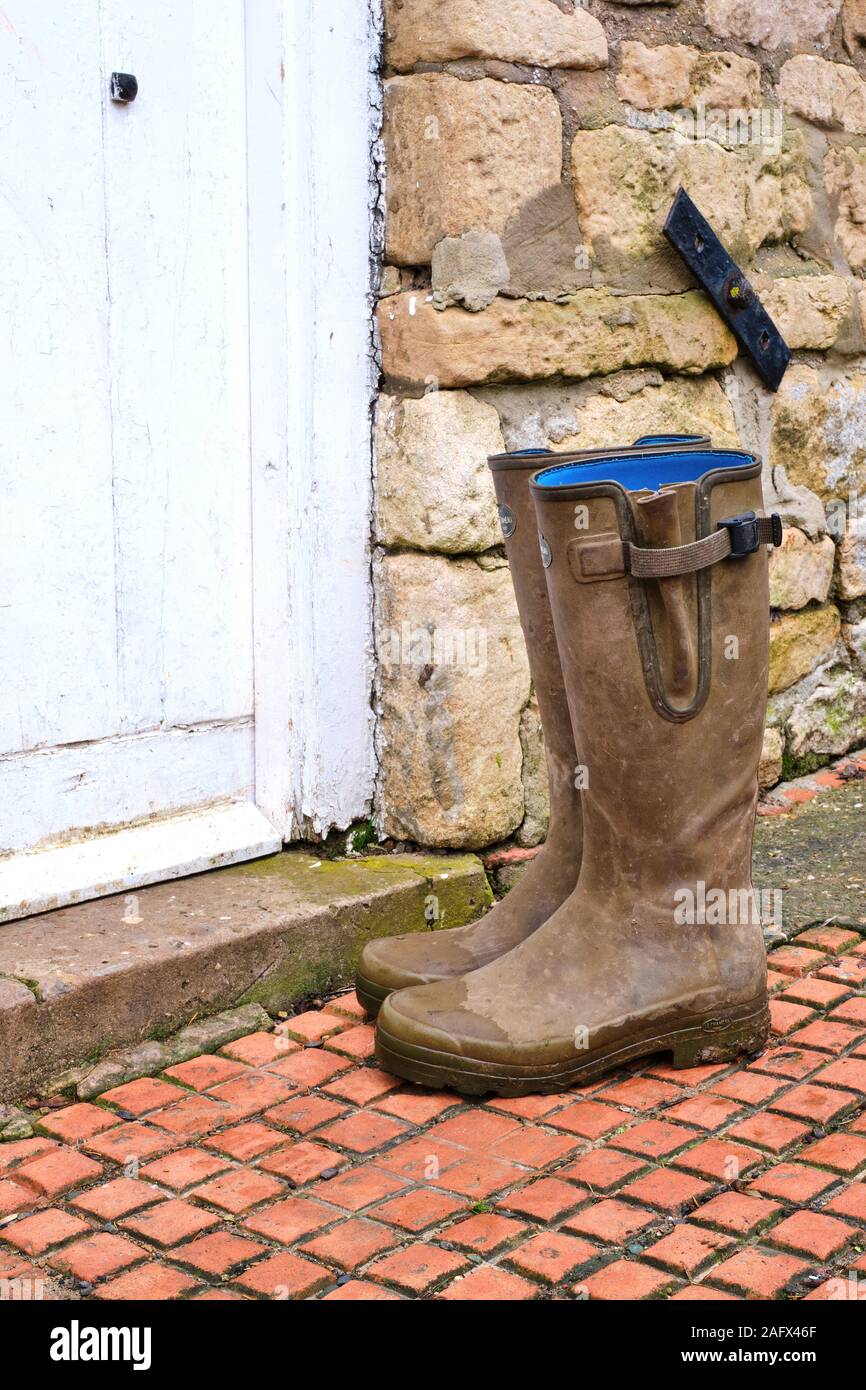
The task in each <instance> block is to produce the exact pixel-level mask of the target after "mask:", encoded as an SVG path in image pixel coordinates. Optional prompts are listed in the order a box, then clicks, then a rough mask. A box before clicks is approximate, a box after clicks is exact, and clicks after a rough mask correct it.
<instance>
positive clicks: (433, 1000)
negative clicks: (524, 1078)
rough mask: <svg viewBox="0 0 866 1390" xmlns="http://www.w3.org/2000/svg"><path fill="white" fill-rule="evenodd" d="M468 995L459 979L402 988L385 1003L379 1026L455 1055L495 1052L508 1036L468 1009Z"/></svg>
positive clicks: (414, 1043)
mask: <svg viewBox="0 0 866 1390" xmlns="http://www.w3.org/2000/svg"><path fill="white" fill-rule="evenodd" d="M466 997H467V991H466V986H465V984H464V983H463V980H462V979H459V978H458V979H448V980H438V981H436V982H435V983H433V984H428V985H415V986H414V987H413V988H411V989H401V990H398V991H396V992H395V993H393V994H391V995H389V997H388V999H387V1000H386V1001H385V1004H383V1006H382V1011H381V1013H380V1014H379V1028H380V1030H381V1032H382V1033H383V1034H386V1035H388V1036H389V1037H390V1038H391V1039H394V1040H397V1041H399V1042H401V1043H403V1044H408V1045H409V1046H411V1047H420V1048H426V1049H429V1050H430V1051H433V1052H441V1053H446V1054H449V1055H451V1056H454V1055H457V1056H474V1055H478V1056H479V1057H483V1056H484V1055H485V1053H486V1054H487V1055H490V1052H491V1050H492V1051H493V1053H494V1055H495V1053H496V1051H497V1049H498V1047H500V1046H501V1045H502V1044H503V1043H507V1041H508V1039H507V1036H506V1035H505V1034H504V1033H503V1031H502V1029H501V1028H499V1027H498V1025H497V1024H495V1023H494V1022H493V1021H492V1020H491V1019H489V1018H484V1017H483V1016H482V1015H481V1014H478V1013H475V1012H474V1011H472V1010H471V1009H467V1008H465V1007H464V1005H465V1002H466Z"/></svg>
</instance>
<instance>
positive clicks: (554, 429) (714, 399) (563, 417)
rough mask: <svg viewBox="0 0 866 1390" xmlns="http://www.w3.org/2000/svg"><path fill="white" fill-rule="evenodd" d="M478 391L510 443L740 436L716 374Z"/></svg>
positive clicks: (647, 375) (563, 444)
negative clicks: (495, 412)
mask: <svg viewBox="0 0 866 1390" xmlns="http://www.w3.org/2000/svg"><path fill="white" fill-rule="evenodd" d="M480 394H482V395H483V398H484V399H485V400H487V401H490V403H491V404H492V405H494V406H495V407H496V409H497V410H498V411H499V415H500V419H501V421H502V428H503V433H504V435H505V441H506V447H507V448H509V449H538V448H547V449H580V448H596V447H603V448H604V447H608V446H614V447H615V446H617V445H620V444H631V443H632V442H633V441H634V440H635V439H639V438H640V437H641V435H645V434H692V433H699V434H708V435H710V436H711V437H712V439H713V440H714V441H715V442H716V443H717V444H720V445H722V446H735V445H737V444H738V442H739V441H738V439H737V431H736V425H735V423H734V412H733V409H732V407H731V403H730V401H729V400H728V398H727V396H726V395H725V393H724V391H723V390H722V387H721V386H720V384H719V382H718V381H717V380H716V378H715V377H714V376H696V377H681V376H679V377H667V378H664V377H662V375H661V373H660V372H656V371H653V370H636V371H634V372H619V373H615V374H614V375H613V376H611V377H606V378H605V379H604V380H603V381H602V382H601V383H600V384H599V383H596V382H594V381H587V382H584V383H581V384H580V385H558V384H556V385H554V384H550V385H543V386H510V387H509V386H501V387H497V386H494V387H485V388H483V391H482V392H481V393H480ZM819 505H820V504H819ZM821 515H822V518H823V512H822V514H821Z"/></svg>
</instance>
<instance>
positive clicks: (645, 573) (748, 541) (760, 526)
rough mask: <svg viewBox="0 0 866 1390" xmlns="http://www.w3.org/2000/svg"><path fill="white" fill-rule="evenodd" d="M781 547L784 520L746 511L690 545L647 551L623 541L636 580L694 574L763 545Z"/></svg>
mask: <svg viewBox="0 0 866 1390" xmlns="http://www.w3.org/2000/svg"><path fill="white" fill-rule="evenodd" d="M781 544H782V520H781V517H779V516H778V514H777V513H776V512H773V513H772V515H771V516H756V515H755V513H754V512H743V513H741V514H740V515H739V516H731V517H726V518H725V519H724V520H723V521H720V522H719V524H718V528H717V529H716V530H715V531H713V532H712V534H711V535H709V536H703V537H701V539H700V540H699V541H690V542H689V544H688V545H672V546H667V547H660V548H659V549H657V550H646V549H642V548H641V547H640V546H637V545H632V544H631V543H630V542H629V541H623V558H624V561H625V567H626V569H627V570H629V571H630V572H631V573H632V574H633V575H634V577H635V578H636V579H670V578H672V577H673V576H674V575H678V574H694V572H695V571H696V570H702V569H706V568H707V566H708V565H715V564H716V563H717V562H718V561H719V560H725V559H727V558H728V556H734V557H735V558H739V557H741V556H743V555H752V554H753V553H754V552H755V551H756V550H757V549H758V548H759V546H761V545H781Z"/></svg>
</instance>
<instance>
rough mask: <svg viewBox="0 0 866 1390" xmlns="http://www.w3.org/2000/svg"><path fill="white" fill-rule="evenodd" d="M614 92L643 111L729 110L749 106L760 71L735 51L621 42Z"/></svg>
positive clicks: (758, 93)
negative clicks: (698, 106) (699, 105)
mask: <svg viewBox="0 0 866 1390" xmlns="http://www.w3.org/2000/svg"><path fill="white" fill-rule="evenodd" d="M620 61H621V68H620V72H619V75H618V77H617V79H616V90H617V93H618V94H619V96H620V98H621V100H622V101H627V102H628V103H629V105H630V106H636V107H638V108H639V109H640V110H643V111H652V110H655V109H656V108H658V107H674V106H694V105H695V104H696V103H697V102H703V104H704V105H705V106H708V107H718V108H721V109H723V110H729V109H730V108H731V107H755V106H757V105H758V104H759V101H760V97H761V69H760V67H759V66H758V64H757V63H753V62H752V60H751V59H750V58H741V57H740V55H739V54H737V53H702V52H701V50H700V49H699V48H689V47H688V46H687V45H686V44H680V43H673V44H668V43H664V44H657V45H656V46H655V47H652V48H648V47H647V45H646V44H643V43H636V42H632V41H630V40H628V39H626V40H624V41H623V43H622V44H621V45H620Z"/></svg>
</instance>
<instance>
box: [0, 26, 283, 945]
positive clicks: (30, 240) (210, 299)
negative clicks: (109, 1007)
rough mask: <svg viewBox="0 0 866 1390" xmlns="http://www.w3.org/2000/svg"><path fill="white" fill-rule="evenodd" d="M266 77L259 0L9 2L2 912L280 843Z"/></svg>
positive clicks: (0, 659) (2, 85)
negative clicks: (270, 599)
mask: <svg viewBox="0 0 866 1390" xmlns="http://www.w3.org/2000/svg"><path fill="white" fill-rule="evenodd" d="M112 70H118V71H124V72H131V73H134V74H135V75H136V77H137V78H138V82H139V94H138V97H137V99H136V100H135V101H134V102H133V103H131V104H129V105H126V106H122V105H116V104H114V103H112V102H111V101H110V100H108V84H109V78H110V73H111V72H112ZM246 95H247V92H246V74H245V6H244V0H148V3H147V4H134V3H130V0H78V3H76V4H69V3H68V0H38V3H33V0H6V3H5V4H4V7H3V9H2V11H0V169H2V176H0V177H2V186H0V316H2V331H0V419H2V421H3V438H2V443H0V476H2V536H0V542H2V548H0V671H2V680H0V783H2V785H0V920H2V919H3V918H4V917H7V918H8V917H10V916H15V915H20V914H24V913H27V912H33V911H37V910H40V909H42V908H45V907H50V906H54V905H58V904H61V903H64V902H70V901H75V900H76V899H78V898H81V897H88V896H94V895H98V894H100V893H105V892H110V891H117V890H118V889H119V888H121V887H124V886H131V885H134V884H136V883H142V882H148V881H152V880H154V879H157V878H162V877H168V876H172V875H176V874H179V873H184V872H189V871H191V870H194V869H196V868H200V867H205V866H207V865H210V864H215V863H222V862H227V861H231V860H234V859H239V858H244V857H252V856H254V855H257V854H262V853H265V852H269V851H271V850H273V849H275V848H277V847H278V845H279V844H280V842H281V838H282V837H281V833H279V832H278V830H276V829H275V828H274V826H273V824H272V823H271V821H269V820H268V819H266V817H265V816H264V815H263V814H262V813H261V811H259V810H257V809H256V806H255V793H256V789H255V773H254V767H255V719H254V713H255V710H254V670H253V645H254V633H253V549H252V544H253V543H252V505H251V487H252V484H251V456H250V434H251V420H250V392H251V379H250V323H249V284H248V222H247V173H248V164H247V124H246ZM259 293H260V294H261V272H259ZM274 293H275V297H277V298H278V296H279V285H276V287H275V291H274ZM282 637H283V640H284V642H285V644H286V645H288V643H289V640H290V635H289V634H288V633H287V632H284V633H283V634H282ZM280 829H282V827H280Z"/></svg>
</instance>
